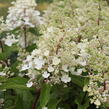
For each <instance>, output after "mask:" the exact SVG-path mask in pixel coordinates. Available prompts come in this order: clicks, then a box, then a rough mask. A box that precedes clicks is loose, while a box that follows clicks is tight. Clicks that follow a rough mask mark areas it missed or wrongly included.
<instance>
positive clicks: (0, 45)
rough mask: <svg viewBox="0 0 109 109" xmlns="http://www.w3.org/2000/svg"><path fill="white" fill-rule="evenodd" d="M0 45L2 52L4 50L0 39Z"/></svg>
mask: <svg viewBox="0 0 109 109" xmlns="http://www.w3.org/2000/svg"><path fill="white" fill-rule="evenodd" d="M0 47H1V50H2V52H4V48H3V43H2V41H1V40H0Z"/></svg>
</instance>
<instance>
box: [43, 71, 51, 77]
mask: <svg viewBox="0 0 109 109" xmlns="http://www.w3.org/2000/svg"><path fill="white" fill-rule="evenodd" d="M42 76H43V77H44V78H48V77H49V76H50V73H48V72H47V71H45V72H44V73H43V74H42Z"/></svg>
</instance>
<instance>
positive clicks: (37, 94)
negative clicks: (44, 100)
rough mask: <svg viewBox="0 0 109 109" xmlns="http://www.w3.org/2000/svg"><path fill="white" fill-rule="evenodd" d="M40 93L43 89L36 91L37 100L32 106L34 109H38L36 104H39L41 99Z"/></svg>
mask: <svg viewBox="0 0 109 109" xmlns="http://www.w3.org/2000/svg"><path fill="white" fill-rule="evenodd" d="M40 91H41V89H37V90H36V98H35V101H34V103H33V105H32V109H35V108H36V104H37V102H38V100H39V97H40Z"/></svg>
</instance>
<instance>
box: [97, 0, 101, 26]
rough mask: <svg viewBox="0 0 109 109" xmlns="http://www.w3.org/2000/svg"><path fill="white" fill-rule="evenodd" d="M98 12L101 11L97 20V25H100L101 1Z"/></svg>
mask: <svg viewBox="0 0 109 109" xmlns="http://www.w3.org/2000/svg"><path fill="white" fill-rule="evenodd" d="M98 11H99V15H98V20H97V24H98V25H100V18H101V16H100V11H101V6H100V1H99V8H98Z"/></svg>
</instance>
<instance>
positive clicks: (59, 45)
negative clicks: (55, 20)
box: [56, 30, 66, 54]
mask: <svg viewBox="0 0 109 109" xmlns="http://www.w3.org/2000/svg"><path fill="white" fill-rule="evenodd" d="M63 32H65V31H64V30H63ZM65 35H66V32H65V34H64V35H63V37H61V38H60V39H59V42H58V44H57V46H56V54H58V51H59V48H60V47H61V42H62V41H63V40H64V37H65Z"/></svg>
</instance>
